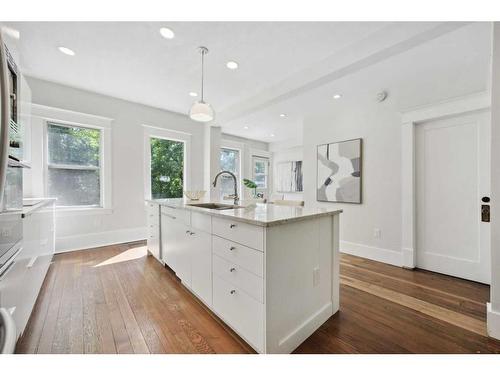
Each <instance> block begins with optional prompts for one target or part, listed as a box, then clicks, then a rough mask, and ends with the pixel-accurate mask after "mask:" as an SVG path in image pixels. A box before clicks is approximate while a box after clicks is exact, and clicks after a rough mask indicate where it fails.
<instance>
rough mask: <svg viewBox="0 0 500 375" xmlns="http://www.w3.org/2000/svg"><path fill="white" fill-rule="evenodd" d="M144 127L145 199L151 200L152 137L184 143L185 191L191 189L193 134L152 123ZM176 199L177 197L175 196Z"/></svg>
mask: <svg viewBox="0 0 500 375" xmlns="http://www.w3.org/2000/svg"><path fill="white" fill-rule="evenodd" d="M142 126H143V128H144V199H145V200H151V199H152V195H151V193H152V192H151V138H158V139H164V140H167V141H175V142H182V143H184V156H183V157H184V168H183V172H182V174H183V181H182V183H183V188H182V190H183V192H184V191H185V190H189V186H190V185H189V184H190V182H191V176H190V175H189V173H190V171H191V159H190V155H191V153H190V152H191V134H189V133H184V132H179V131H175V130H170V129H165V128H160V127H156V126H151V125H144V124H143V125H142ZM174 199H175V198H174Z"/></svg>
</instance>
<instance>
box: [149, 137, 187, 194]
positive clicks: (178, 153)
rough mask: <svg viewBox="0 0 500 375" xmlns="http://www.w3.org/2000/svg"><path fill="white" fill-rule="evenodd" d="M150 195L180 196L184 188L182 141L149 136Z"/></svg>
mask: <svg viewBox="0 0 500 375" xmlns="http://www.w3.org/2000/svg"><path fill="white" fill-rule="evenodd" d="M150 147H151V197H152V198H153V199H159V198H160V199H161V198H182V191H183V189H184V149H185V147H184V142H181V141H174V140H169V139H161V138H153V137H151V138H150Z"/></svg>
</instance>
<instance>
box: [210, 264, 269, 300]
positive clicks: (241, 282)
mask: <svg viewBox="0 0 500 375" xmlns="http://www.w3.org/2000/svg"><path fill="white" fill-rule="evenodd" d="M213 272H214V274H215V275H218V276H220V277H221V278H223V279H224V280H226V281H229V282H230V283H231V284H234V285H235V286H237V287H239V288H241V289H242V290H243V291H244V292H245V293H247V294H248V295H249V296H251V297H253V298H255V299H256V300H258V301H259V302H261V303H263V302H264V285H263V284H264V280H263V279H262V278H261V277H258V276H255V275H254V274H253V273H250V272H248V271H247V270H245V269H244V268H242V267H241V266H238V265H237V264H234V263H231V262H228V261H227V260H225V259H222V258H221V257H219V256H218V255H214V257H213Z"/></svg>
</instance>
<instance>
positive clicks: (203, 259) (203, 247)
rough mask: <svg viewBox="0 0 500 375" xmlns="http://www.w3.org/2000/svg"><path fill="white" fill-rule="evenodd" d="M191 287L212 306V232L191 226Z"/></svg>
mask: <svg viewBox="0 0 500 375" xmlns="http://www.w3.org/2000/svg"><path fill="white" fill-rule="evenodd" d="M191 233H193V234H192V235H191V236H190V237H191V238H190V240H191V241H189V247H190V250H191V254H192V257H191V289H192V290H193V291H194V292H195V293H196V294H197V295H198V297H200V298H201V299H202V300H203V302H205V303H206V304H207V305H208V306H212V246H211V234H209V233H206V232H203V231H201V230H197V229H196V228H191Z"/></svg>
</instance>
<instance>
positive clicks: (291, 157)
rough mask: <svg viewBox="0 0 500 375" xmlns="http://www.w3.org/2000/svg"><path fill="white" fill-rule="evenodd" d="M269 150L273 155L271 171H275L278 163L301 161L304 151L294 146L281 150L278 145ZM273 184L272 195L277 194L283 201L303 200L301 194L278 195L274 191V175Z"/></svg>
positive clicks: (300, 147)
mask: <svg viewBox="0 0 500 375" xmlns="http://www.w3.org/2000/svg"><path fill="white" fill-rule="evenodd" d="M270 149H271V150H272V154H273V170H276V168H277V165H278V164H279V163H282V162H285V161H298V160H303V159H304V150H303V147H302V146H295V147H286V148H281V147H280V145H271V147H270ZM273 176H274V177H273V182H272V185H271V186H272V191H273V194H279V195H283V199H290V200H299V201H301V200H304V194H303V193H302V192H300V193H280V192H277V191H276V180H275V178H276V177H275V176H276V174H274V175H273Z"/></svg>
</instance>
